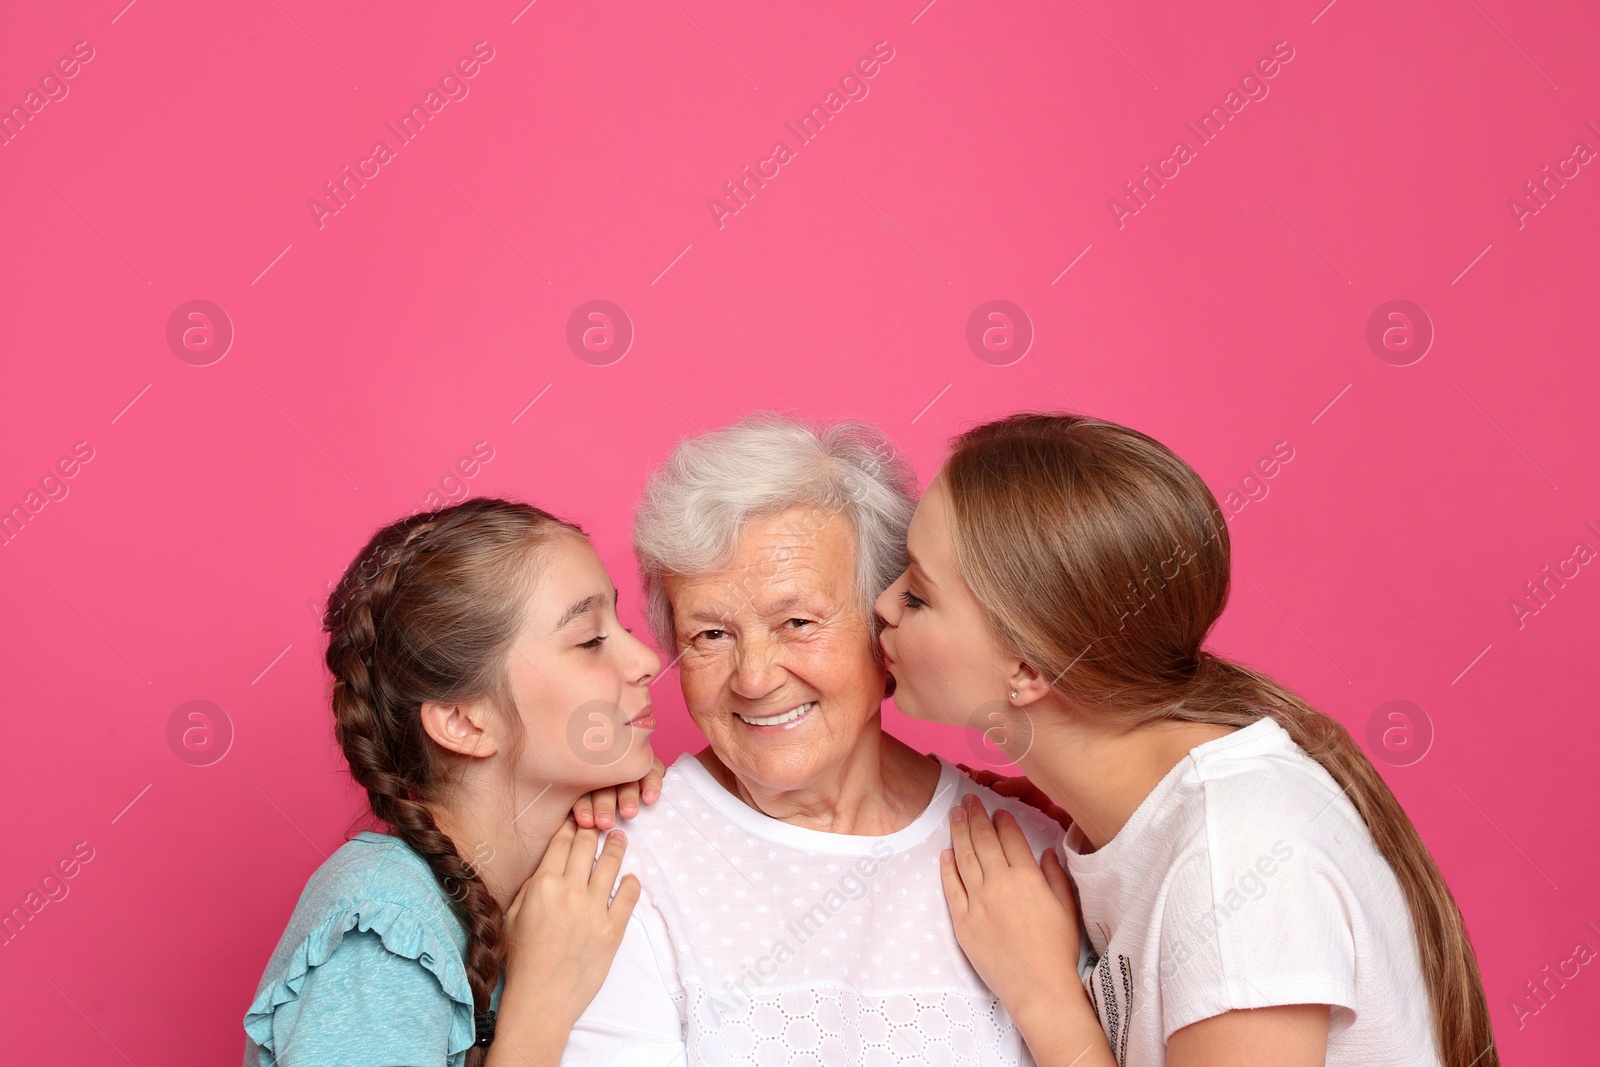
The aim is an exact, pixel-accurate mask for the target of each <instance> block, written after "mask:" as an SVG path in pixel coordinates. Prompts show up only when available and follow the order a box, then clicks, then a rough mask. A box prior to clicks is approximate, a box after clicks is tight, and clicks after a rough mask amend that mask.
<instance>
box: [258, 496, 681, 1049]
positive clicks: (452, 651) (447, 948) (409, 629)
mask: <svg viewBox="0 0 1600 1067" xmlns="http://www.w3.org/2000/svg"><path fill="white" fill-rule="evenodd" d="M616 604H617V591H616V588H615V587H614V586H613V585H612V584H611V579H610V578H609V577H608V576H607V574H606V570H605V568H604V566H602V565H601V563H600V560H599V557H597V556H596V555H595V552H594V549H593V548H592V547H591V546H590V544H589V541H588V539H587V538H586V537H585V536H584V534H583V532H582V531H581V530H580V529H579V528H578V527H576V526H573V525H570V524H568V523H565V522H561V521H559V520H557V519H555V518H554V517H552V516H550V515H548V514H546V513H545V512H543V511H540V510H538V509H537V508H533V507H530V506H528V505H526V504H517V503H508V502H506V501H503V500H490V499H473V500H468V501H465V502H463V503H461V504H458V505H456V506H454V507H449V508H445V509H443V510H440V511H435V512H432V513H429V514H423V515H416V516H412V517H411V518H407V519H403V520H401V521H399V522H395V523H393V524H391V525H389V526H387V527H385V528H384V529H382V530H380V531H378V533H377V534H376V535H375V536H374V537H373V538H372V540H371V541H370V542H369V543H368V544H367V546H366V548H365V549H363V550H362V552H361V554H360V555H359V556H358V557H357V558H356V560H355V562H354V563H352V564H351V565H350V568H349V569H348V570H347V571H346V572H345V574H344V577H343V579H342V580H341V581H340V583H339V585H338V587H337V588H336V589H335V590H334V592H333V595H332V596H331V597H330V598H329V601H328V609H327V613H326V615H325V617H324V622H323V628H324V629H325V630H326V631H327V632H328V650H327V657H326V659H327V665H328V669H329V670H330V671H331V672H332V674H333V689H332V703H333V715H334V733H335V735H336V737H337V738H338V741H339V745H340V747H341V748H342V749H343V751H344V756H345V759H346V761H347V762H348V763H349V766H350V773H351V775H352V776H353V777H354V779H355V781H356V782H357V783H358V784H359V785H360V786H361V787H362V788H364V789H365V790H366V793H367V798H368V800H369V802H370V804H371V808H372V813H373V815H375V816H376V817H377V818H378V819H379V820H381V821H382V822H383V823H384V824H386V825H387V826H388V827H389V828H390V829H389V832H388V833H382V834H380V833H373V832H370V831H368V832H362V833H359V834H357V835H356V836H355V837H354V838H352V839H351V840H349V841H347V842H346V843H345V844H344V845H343V846H341V847H340V848H339V849H338V850H337V851H336V852H335V853H334V854H333V855H332V857H330V858H329V859H328V861H327V862H326V863H324V864H323V865H322V866H321V867H320V868H318V869H317V871H316V873H315V874H313V875H312V876H311V879H310V881H309V882H308V883H307V885H306V888H305V891H304V893H303V894H302V895H301V897H300V901H299V903H298V905H297V906H296V907H295V910H294V914H293V916H292V917H291V918H290V920H289V926H288V929H287V930H286V931H285V932H284V935H283V938H282V940H281V941H280V942H279V944H278V947H277V950H276V951H275V952H274V953H273V954H272V958H271V960H270V962H269V963H268V964H267V968H266V973H265V974H264V975H263V976H262V979H261V985H260V987H259V989H258V991H257V993H256V998H255V1001H254V1002H253V1003H252V1004H251V1005H250V1010H249V1012H248V1013H247V1014H246V1015H245V1019H244V1026H245V1031H246V1032H247V1034H248V1035H249V1040H248V1042H247V1045H246V1056H245V1063H246V1065H247V1067H266V1065H269V1064H276V1065H278V1067H295V1065H297V1064H334V1063H336V1064H339V1065H341V1067H367V1065H370V1067H380V1065H381V1067H402V1065H403V1067H434V1065H447V1067H464V1065H465V1067H481V1065H488V1067H500V1065H503V1064H518V1065H522V1064H554V1063H556V1062H558V1061H559V1059H560V1057H561V1052H562V1049H563V1048H564V1047H565V1045H566V1042H567V1034H568V1031H569V1030H570V1029H571V1026H572V1023H573V1022H574V1021H575V1020H576V1019H577V1017H578V1015H579V1014H580V1013H581V1012H582V1011H583V1009H584V1008H585V1007H586V1006H587V1005H588V1003H589V1001H590V999H592V997H593V996H594V994H595V992H596V990H598V989H599V988H600V983H601V981H602V980H603V979H604V978H605V975H606V970H607V968H608V967H609V966H610V963H611V958H612V956H613V954H614V953H615V951H616V948H617V945H618V943H619V941H620V940H621V937H622V932H623V929H624V927H625V926H626V924H627V920H628V916H629V914H630V913H631V912H632V910H633V905H634V902H635V901H636V900H637V899H638V896H639V885H638V881H637V880H636V879H634V878H633V877H632V876H629V877H628V878H624V879H623V880H622V882H621V884H620V886H619V887H618V888H617V891H616V895H615V899H611V896H612V894H611V890H612V888H613V885H614V884H615V883H616V876H617V872H618V868H619V865H620V863H621V859H622V852H623V848H624V847H625V845H624V841H623V836H622V834H621V833H619V832H613V833H611V835H610V836H609V838H608V839H607V841H606V845H605V849H604V850H603V851H602V852H600V854H599V856H598V859H597V858H596V849H597V847H598V830H596V829H594V828H584V829H580V828H579V827H578V825H577V824H576V823H575V822H574V821H572V820H570V819H568V818H567V813H568V811H569V810H570V809H572V808H573V806H574V803H575V802H577V801H578V800H579V798H580V797H581V798H583V800H584V806H585V808H589V806H590V805H591V804H592V803H593V802H594V799H595V798H594V797H592V796H590V794H591V791H593V790H596V789H602V787H606V786H612V785H614V784H616V783H618V782H620V781H633V780H636V779H639V778H641V777H642V776H644V775H646V774H647V773H648V772H651V770H652V762H653V756H652V753H651V751H650V745H649V740H648V735H649V732H650V731H651V730H652V729H654V727H655V720H654V719H653V718H652V717H651V716H650V693H649V690H648V689H647V688H646V686H647V683H649V681H650V680H651V678H652V677H653V676H655V675H656V674H657V673H658V672H659V671H660V669H661V661H660V658H659V657H658V656H657V655H656V654H655V653H654V652H652V651H651V650H650V649H648V648H646V647H645V646H644V645H642V644H640V643H639V642H638V641H637V640H635V639H634V638H633V636H632V635H631V634H630V633H629V632H628V631H627V630H625V629H623V627H622V626H621V625H620V624H619V623H618V621H617V610H616ZM658 789H659V778H658V777H655V776H652V778H651V779H650V780H649V781H647V782H646V783H645V799H646V801H650V800H653V799H654V796H653V795H652V794H654V793H656V792H657V791H658ZM602 793H605V791H604V790H603V789H602ZM607 795H609V799H608V801H607V802H606V804H605V805H604V807H605V808H607V809H608V810H614V808H615V804H616V797H615V795H611V794H607ZM637 799H638V794H637V792H633V793H631V794H626V793H625V795H624V799H623V803H622V808H623V811H624V813H626V812H627V810H628V808H629V807H630V806H636V801H637ZM589 810H592V809H589ZM587 821H590V822H594V821H595V820H594V819H593V818H592V817H591V818H590V819H589V820H587ZM607 821H609V820H607Z"/></svg>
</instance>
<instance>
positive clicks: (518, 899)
mask: <svg viewBox="0 0 1600 1067" xmlns="http://www.w3.org/2000/svg"><path fill="white" fill-rule="evenodd" d="M531 881H533V876H532V875H529V876H528V877H527V878H524V879H523V880H522V885H520V886H518V887H517V895H516V896H514V897H512V898H511V904H510V906H509V907H507V908H506V922H508V923H509V922H512V921H513V920H515V919H516V917H517V912H519V911H521V910H522V898H523V897H525V896H527V895H528V883H529V882H531Z"/></svg>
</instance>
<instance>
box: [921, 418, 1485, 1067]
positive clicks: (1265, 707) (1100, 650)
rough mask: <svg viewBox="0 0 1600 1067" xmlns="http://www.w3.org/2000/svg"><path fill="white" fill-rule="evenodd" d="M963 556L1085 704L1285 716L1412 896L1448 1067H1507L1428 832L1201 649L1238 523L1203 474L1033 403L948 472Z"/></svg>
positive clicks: (1159, 451)
mask: <svg viewBox="0 0 1600 1067" xmlns="http://www.w3.org/2000/svg"><path fill="white" fill-rule="evenodd" d="M944 477H945V479H946V481H947V484H948V487H949V495H950V501H951V509H952V517H953V533H954V539H955V544H956V557H957V561H958V565H959V567H960V569H961V572H962V574H963V576H964V577H965V578H966V580H967V583H968V584H969V585H970V586H971V588H972V590H973V592H974V593H975V594H976V596H977V598H978V600H979V601H980V602H981V603H982V604H983V606H984V608H985V610H986V611H987V613H988V616H989V619H990V622H991V623H992V624H993V626H994V627H995V630H996V632H997V633H998V634H999V636H1000V638H1001V640H1003V641H1004V642H1005V643H1006V644H1007V645H1008V646H1009V647H1010V648H1012V649H1013V650H1014V651H1015V652H1016V653H1017V654H1018V655H1019V656H1020V657H1021V658H1022V659H1024V660H1025V661H1026V662H1027V663H1028V664H1029V666H1031V667H1033V668H1034V669H1035V670H1037V671H1040V672H1041V673H1043V674H1044V676H1045V677H1049V678H1054V679H1055V681H1054V683H1053V685H1054V688H1055V690H1056V692H1058V693H1060V694H1061V696H1062V697H1063V698H1064V699H1065V700H1066V701H1067V702H1068V703H1069V704H1070V705H1071V706H1074V707H1082V708H1093V709H1103V710H1100V711H1099V712H1098V713H1103V714H1107V715H1117V716H1120V717H1121V719H1122V720H1123V721H1124V722H1126V723H1127V724H1128V725H1130V726H1133V725H1143V724H1147V723H1153V722H1158V721H1162V720H1182V721H1187V722H1203V723H1217V724H1222V725H1228V726H1248V725H1249V724H1250V723H1252V722H1254V721H1256V720H1258V719H1260V718H1262V717H1263V716H1270V717H1271V718H1272V719H1274V720H1276V721H1277V723H1278V724H1279V725H1281V726H1282V727H1283V728H1284V730H1286V731H1287V732H1288V734H1289V736H1290V737H1291V738H1293V739H1294V742H1295V743H1296V744H1297V745H1299V746H1300V748H1301V749H1303V750H1304V751H1305V752H1306V753H1307V754H1308V755H1310V756H1311V757H1312V758H1313V759H1315V760H1316V761H1317V762H1318V763H1319V764H1321V765H1322V767H1323V768H1324V769H1326V770H1327V772H1328V773H1329V774H1330V775H1331V776H1332V777H1333V780H1334V781H1335V782H1336V783H1338V785H1340V786H1341V787H1343V789H1344V790H1345V795H1347V796H1348V797H1349V798H1350V800H1351V802H1352V803H1354V805H1355V807H1356V810H1357V811H1358V812H1360V813H1361V817H1362V818H1363V819H1364V820H1365V822H1366V825H1367V829H1368V830H1369V831H1370V832H1371V834H1372V840H1373V843H1374V844H1375V845H1376V846H1377V848H1378V851H1379V852H1380V853H1381V854H1382V855H1383V857H1384V859H1385V860H1387V861H1388V863H1389V865H1390V867H1392V868H1393V869H1394V872H1395V875H1396V877H1397V878H1398V880H1399V882H1400V886H1401V889H1402V890H1403V891H1404V892H1405V896H1406V900H1407V902H1408V903H1409V905H1410V910H1411V920H1412V925H1413V928H1414V930H1415V932H1416V940H1417V947H1418V949H1419V950H1420V952H1421V957H1422V973H1423V976H1424V978H1425V979H1426V982H1427V988H1428V996H1429V1000H1430V1002H1431V1005H1432V1008H1433V1020H1434V1035H1435V1038H1436V1040H1437V1042H1438V1049H1439V1054H1440V1056H1441V1057H1442V1059H1443V1062H1444V1064H1445V1065H1446V1067H1474V1065H1475V1067H1498V1064H1499V1052H1498V1050H1496V1049H1494V1048H1493V1047H1492V1046H1493V1044H1494V1035H1493V1032H1492V1030H1491V1028H1490V1023H1489V1008H1488V1004H1487V1002H1486V1001H1485V999H1484V993H1483V982H1482V980H1481V978H1480V977H1479V974H1478V963H1477V958H1476V956H1475V955H1474V953H1473V950H1472V944H1471V942H1470V941H1469V940H1468V938H1467V932H1466V927H1465V924H1464V923H1463V922H1462V918H1461V912H1460V910H1459V909H1458V908H1457V907H1456V902H1455V898H1454V897H1452V896H1451V894H1450V890H1449V888H1448V887H1447V886H1446V885H1445V881H1444V878H1443V876H1442V875H1440V873H1439V868H1438V866H1437V865H1435V863H1434V861H1433V857H1432V855H1430V854H1429V852H1428V848H1427V846H1426V845H1424V844H1423V842H1422V838H1421V836H1420V835H1419V834H1418V833H1417V830H1416V827H1415V826H1413V825H1412V823H1411V819H1410V818H1409V817H1408V816H1407V815H1406V813H1405V811H1404V809H1402V808H1401V806H1400V802H1399V801H1398V800H1396V799H1395V796H1394V794H1393V793H1392V792H1391V791H1390V790H1389V787H1388V786H1387V785H1386V784H1385V783H1384V781H1383V778H1382V777H1381V776H1380V775H1379V774H1378V771H1377V769H1376V768H1375V767H1374V766H1373V765H1372V761H1371V760H1369V759H1368V758H1367V756H1366V754H1365V753H1364V752H1362V750H1361V748H1360V747H1359V746H1358V745H1357V744H1356V742H1355V741H1354V739H1352V738H1351V736H1350V732H1349V731H1348V730H1346V729H1345V728H1344V726H1342V725H1341V724H1340V723H1339V722H1337V721H1336V720H1335V719H1333V718H1331V717H1329V716H1328V715H1325V714H1323V713H1322V712H1319V711H1317V710H1315V709H1314V708H1312V707H1311V706H1310V705H1308V704H1307V703H1306V702H1305V701H1304V700H1302V699H1300V698H1299V697H1298V696H1296V695H1295V694H1294V693H1292V692H1290V691H1289V690H1287V689H1285V688H1284V687H1283V686H1281V685H1279V684H1278V683H1277V682H1274V681H1273V680H1272V679H1271V678H1268V677H1267V676H1265V675H1263V674H1261V673H1258V672H1257V671H1254V670H1251V669H1249V668H1247V667H1244V666H1242V665H1240V664H1238V663H1234V662H1232V661H1230V660H1228V659H1224V658H1223V657H1221V656H1217V655H1214V654H1212V653H1211V652H1208V651H1205V650H1204V649H1202V647H1201V646H1202V644H1203V642H1204V641H1205V638H1206V635H1207V633H1208V632H1210V630H1211V627H1212V624H1213V623H1215V622H1216V621H1217V618H1218V616H1220V615H1221V614H1222V609H1223V607H1224V605H1226V603H1227V600H1228V588H1229V567H1230V563H1229V542H1228V528H1227V524H1226V522H1225V521H1224V518H1223V515H1222V511H1221V509H1220V508H1218V506H1217V502H1216V498H1215V497H1213V496H1212V494H1211V491H1210V490H1209V489H1208V488H1207V487H1206V484H1205V482H1204V481H1202V480H1201V478H1200V476H1199V475H1198V474H1197V473H1195V471H1194V470H1193V469H1192V468H1191V467H1190V466H1189V465H1188V464H1186V463H1184V462H1183V460H1181V459H1179V458H1178V456H1177V455H1176V454H1174V453H1173V452H1172V451H1171V450H1170V449H1168V448H1167V447H1166V446H1164V445H1162V444H1161V443H1160V442H1158V441H1156V440H1154V439H1152V438H1150V437H1148V436H1146V435H1145V434H1142V433H1139V432H1138V431H1136V430H1131V429H1128V428H1127V427H1124V426H1119V425H1117V424H1115V423H1110V422H1104V421H1101V420H1097V419H1091V418H1087V417H1083V416H1077V415H1051V414H1034V413H1024V414H1019V415H1013V416H1011V417H1009V418H1005V419H1001V420H999V421H996V422H991V423H988V424H986V425H982V426H979V427H976V428H975V429H973V430H971V431H969V432H967V433H965V434H963V435H961V436H960V437H958V438H957V439H956V440H955V442H954V448H953V452H952V454H951V456H950V459H949V461H948V462H947V463H946V465H945V468H944Z"/></svg>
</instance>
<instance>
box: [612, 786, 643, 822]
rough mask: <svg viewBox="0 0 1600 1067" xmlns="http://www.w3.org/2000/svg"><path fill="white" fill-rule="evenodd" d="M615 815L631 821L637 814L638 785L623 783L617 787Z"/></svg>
mask: <svg viewBox="0 0 1600 1067" xmlns="http://www.w3.org/2000/svg"><path fill="white" fill-rule="evenodd" d="M617 814H618V815H620V816H621V817H622V818H624V819H631V818H633V817H634V816H635V815H637V814H639V783H638V782H624V783H623V784H621V785H619V786H617Z"/></svg>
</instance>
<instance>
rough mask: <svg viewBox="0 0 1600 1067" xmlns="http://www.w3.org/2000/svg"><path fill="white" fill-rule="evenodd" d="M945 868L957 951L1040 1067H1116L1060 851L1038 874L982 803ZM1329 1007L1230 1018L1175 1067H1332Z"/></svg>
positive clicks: (966, 812)
mask: <svg viewBox="0 0 1600 1067" xmlns="http://www.w3.org/2000/svg"><path fill="white" fill-rule="evenodd" d="M950 818H951V822H950V837H951V845H952V848H951V849H950V850H948V851H946V852H945V854H944V857H943V860H942V862H941V863H940V873H941V875H942V876H943V879H944V891H945V899H946V900H947V901H948V902H949V905H950V916H951V921H952V924H953V926H954V928H955V934H956V940H957V941H959V942H960V944H961V949H962V951H963V952H965V953H966V954H967V959H968V960H970V961H971V962H972V966H973V969H974V970H976V971H977V972H978V975H979V977H981V978H982V979H983V980H984V983H985V984H987V985H988V987H989V988H990V989H991V990H993V991H994V993H995V995H996V996H998V997H999V998H1000V1002H1001V1003H1002V1004H1004V1005H1005V1007H1006V1010H1007V1011H1008V1012H1009V1013H1010V1014H1011V1018H1012V1019H1013V1020H1014V1021H1015V1022H1016V1024H1017V1028H1018V1029H1019V1030H1020V1031H1021V1032H1022V1037H1023V1040H1024V1041H1026V1042H1027V1043H1028V1048H1029V1050H1030V1051H1031V1052H1032V1053H1033V1058H1034V1059H1035V1060H1036V1061H1037V1062H1038V1063H1039V1064H1040V1067H1067V1065H1068V1064H1071V1065H1072V1067H1116V1059H1115V1057H1114V1056H1113V1055H1112V1052H1111V1047H1110V1045H1109V1044H1108V1043H1107V1041H1106V1037H1105V1032H1104V1031H1103V1030H1101V1029H1100V1020H1099V1017H1098V1016H1096V1014H1095V1011H1094V1007H1093V1006H1092V1005H1091V1004H1090V1003H1089V995H1088V993H1087V992H1086V991H1085V990H1084V988H1083V983H1082V981H1080V980H1079V978H1078V974H1077V960H1078V906H1077V902H1076V901H1075V900H1074V899H1073V896H1072V885H1071V883H1070V882H1069V881H1068V880H1067V874H1066V872H1065V871H1064V870H1062V868H1061V862H1060V860H1058V859H1057V858H1056V854H1055V851H1054V850H1048V849H1047V850H1046V851H1045V854H1044V857H1043V859H1042V860H1041V861H1040V862H1038V863H1035V862H1034V859H1033V850H1032V849H1031V848H1030V847H1029V845H1028V839H1027V838H1026V837H1025V836H1024V835H1023V833H1022V828H1021V827H1020V826H1019V825H1018V824H1017V821H1016V819H1015V818H1013V817H1012V815H1011V813H1010V812H1008V811H1000V812H998V813H996V815H995V817H994V820H993V821H992V822H991V821H990V819H989V815H988V813H987V812H986V811H985V810H984V807H983V805H982V803H981V802H979V801H978V799H977V798H976V797H974V796H971V795H968V796H966V797H963V798H962V802H961V806H960V807H958V808H957V809H955V810H954V811H953V812H951V816H950ZM1327 1042H1328V1007H1327V1005H1322V1004H1302V1005H1293V1006H1289V1007H1282V1008H1261V1009H1258V1010H1255V1011H1230V1012H1225V1013H1223V1014H1221V1015H1217V1016H1214V1017H1212V1018H1210V1019H1203V1020H1201V1021H1200V1022H1197V1023H1194V1024H1192V1025H1190V1026H1186V1027H1184V1028H1183V1029H1181V1030H1179V1031H1177V1032H1176V1033H1174V1034H1173V1035H1172V1038H1171V1040H1169V1041H1168V1042H1167V1056H1166V1064H1167V1067H1224V1065H1226V1067H1325V1063H1326V1057H1327Z"/></svg>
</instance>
